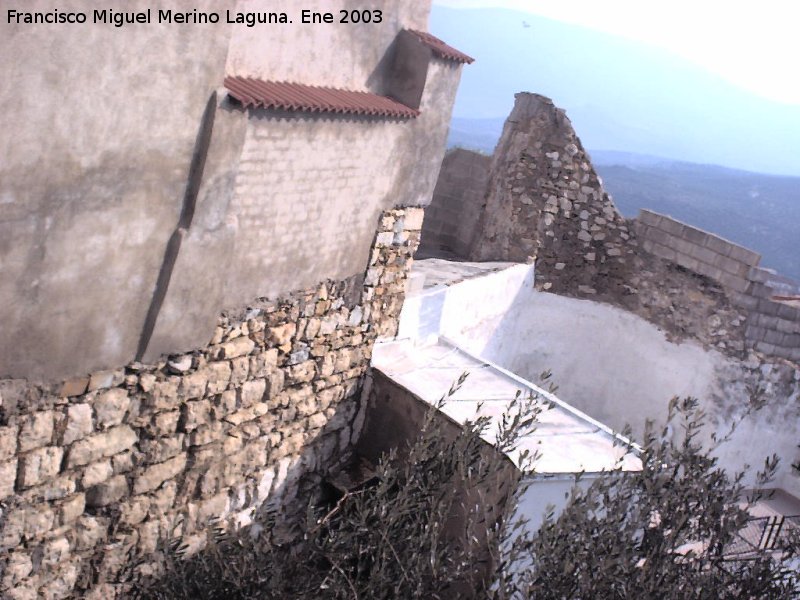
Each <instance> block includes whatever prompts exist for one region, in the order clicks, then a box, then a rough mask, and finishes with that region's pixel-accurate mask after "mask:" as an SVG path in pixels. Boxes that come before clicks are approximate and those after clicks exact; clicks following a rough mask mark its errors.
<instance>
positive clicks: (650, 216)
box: [636, 208, 663, 227]
mask: <svg viewBox="0 0 800 600" xmlns="http://www.w3.org/2000/svg"><path fill="white" fill-rule="evenodd" d="M662 219H663V217H662V215H659V214H658V213H654V212H653V211H651V210H647V209H644V208H642V209H640V210H639V216H638V217H636V220H637V221H638V222H639V223H642V224H644V225H647V226H649V227H659V226H660V224H661V220H662Z"/></svg>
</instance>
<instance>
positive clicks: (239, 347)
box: [218, 336, 256, 358]
mask: <svg viewBox="0 0 800 600" xmlns="http://www.w3.org/2000/svg"><path fill="white" fill-rule="evenodd" d="M255 347H256V343H255V342H254V341H253V340H251V339H250V338H249V337H246V336H242V337H238V338H236V339H233V340H231V341H229V342H225V343H224V344H221V345H220V347H219V353H218V358H238V357H240V356H245V355H247V354H250V353H251V352H252V351H253V349H254V348H255Z"/></svg>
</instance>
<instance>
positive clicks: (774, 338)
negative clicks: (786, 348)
mask: <svg viewBox="0 0 800 600" xmlns="http://www.w3.org/2000/svg"><path fill="white" fill-rule="evenodd" d="M783 336H784V334H783V333H781V332H780V331H775V330H774V329H767V333H766V335H765V336H764V341H765V342H767V343H768V344H772V345H773V346H782V345H783Z"/></svg>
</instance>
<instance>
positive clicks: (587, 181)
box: [470, 92, 636, 296]
mask: <svg viewBox="0 0 800 600" xmlns="http://www.w3.org/2000/svg"><path fill="white" fill-rule="evenodd" d="M635 246H636V242H635V241H634V240H633V233H632V232H631V231H630V230H629V229H628V225H627V223H626V221H625V219H624V218H623V217H622V215H621V214H620V213H619V211H618V210H617V208H616V206H614V203H613V201H612V200H611V198H610V197H609V196H608V194H606V192H605V191H604V190H603V186H602V183H601V181H600V179H599V177H598V176H597V173H596V172H595V170H594V168H593V167H592V164H591V161H590V160H589V157H588V156H587V154H586V152H585V151H584V149H583V146H582V145H581V142H580V140H579V139H578V136H577V135H576V134H575V131H574V130H573V128H572V124H571V123H570V121H569V119H568V118H567V117H566V115H565V114H564V111H563V110H562V109H559V108H557V107H556V106H555V105H554V104H553V102H552V100H550V99H549V98H545V97H544V96H540V95H538V94H531V93H527V92H523V93H519V94H517V95H516V102H515V105H514V109H513V110H512V112H511V115H510V116H509V117H508V119H507V120H506V123H505V126H504V128H503V134H502V136H501V138H500V141H499V143H498V145H497V149H496V150H495V153H494V158H493V161H492V166H491V172H490V176H489V184H488V187H487V192H486V204H485V207H484V210H483V214H482V217H481V219H480V222H479V224H478V231H477V233H476V236H475V239H474V242H473V245H472V255H471V257H470V258H472V259H473V260H480V261H487V260H505V261H517V262H524V261H528V260H531V259H535V260H536V271H537V277H536V281H537V287H540V288H541V289H546V290H550V291H552V292H556V293H561V294H569V295H578V296H594V295H600V296H602V295H604V294H606V293H610V294H616V293H618V292H619V291H621V290H619V289H618V288H619V287H621V286H622V285H624V283H625V282H626V281H627V280H628V273H629V270H630V269H631V266H632V263H633V260H634V257H635Z"/></svg>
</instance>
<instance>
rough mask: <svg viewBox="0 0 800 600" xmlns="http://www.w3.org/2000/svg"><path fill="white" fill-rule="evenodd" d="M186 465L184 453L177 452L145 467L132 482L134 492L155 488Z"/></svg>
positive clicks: (139, 492)
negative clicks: (163, 460)
mask: <svg viewBox="0 0 800 600" xmlns="http://www.w3.org/2000/svg"><path fill="white" fill-rule="evenodd" d="M185 467H186V454H185V453H184V454H179V455H178V456H176V457H174V458H171V459H169V460H167V461H165V462H163V463H160V464H157V465H152V466H150V467H147V468H146V469H145V470H144V471H143V472H142V473H141V475H139V476H138V477H137V478H136V480H135V482H134V484H133V493H134V494H137V495H138V494H143V493H145V492H150V491H152V490H155V489H157V488H158V487H159V486H160V485H161V484H162V483H164V482H165V481H167V480H168V479H172V478H173V477H175V476H176V475H178V473H180V472H181V471H183V469H184V468H185Z"/></svg>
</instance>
